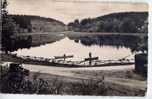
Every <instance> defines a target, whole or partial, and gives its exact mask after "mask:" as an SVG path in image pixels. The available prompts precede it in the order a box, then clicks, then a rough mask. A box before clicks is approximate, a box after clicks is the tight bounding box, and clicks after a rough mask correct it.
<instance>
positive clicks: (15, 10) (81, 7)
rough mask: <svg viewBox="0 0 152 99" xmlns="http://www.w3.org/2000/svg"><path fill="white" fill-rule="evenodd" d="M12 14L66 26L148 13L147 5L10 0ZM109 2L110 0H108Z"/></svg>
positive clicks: (61, 0)
mask: <svg viewBox="0 0 152 99" xmlns="http://www.w3.org/2000/svg"><path fill="white" fill-rule="evenodd" d="M8 1H9V5H8V11H9V13H10V14H22V15H23V14H25V15H38V16H42V17H48V18H53V19H56V20H59V21H62V22H64V23H65V24H67V23H69V22H71V21H73V20H75V19H79V20H81V19H83V18H93V17H98V16H102V15H105V14H109V13H114V12H126V11H127V12H128V11H138V12H140V11H148V4H146V3H120V2H99V1H98V0H94V1H87V0H8ZM107 1H108V0H107Z"/></svg>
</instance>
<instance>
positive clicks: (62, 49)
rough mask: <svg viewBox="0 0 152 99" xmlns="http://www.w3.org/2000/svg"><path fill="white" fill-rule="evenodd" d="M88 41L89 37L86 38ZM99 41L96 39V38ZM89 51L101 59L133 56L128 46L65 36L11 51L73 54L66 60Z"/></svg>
mask: <svg viewBox="0 0 152 99" xmlns="http://www.w3.org/2000/svg"><path fill="white" fill-rule="evenodd" d="M85 40H86V39H85ZM87 40H88V41H90V40H89V39H87ZM96 40H97V41H99V40H98V39H96ZM89 52H91V53H92V56H98V57H99V59H102V60H110V59H120V58H123V57H125V56H128V55H131V56H130V57H129V58H133V54H132V52H131V50H130V48H128V47H125V46H124V47H123V46H121V47H116V46H113V45H109V44H107V45H102V46H101V44H100V45H98V44H94V43H93V44H89V45H87V44H84V40H82V39H77V40H75V39H71V38H68V37H65V38H64V39H61V40H60V41H56V42H54V43H50V44H46V45H42V46H39V47H32V48H30V49H19V50H18V51H15V52H13V53H17V55H18V56H22V55H23V56H37V57H45V58H53V57H54V56H62V55H63V54H66V55H74V58H72V59H68V60H74V61H79V60H83V59H84V58H86V57H88V56H89Z"/></svg>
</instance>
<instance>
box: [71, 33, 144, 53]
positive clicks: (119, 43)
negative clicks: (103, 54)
mask: <svg viewBox="0 0 152 99" xmlns="http://www.w3.org/2000/svg"><path fill="white" fill-rule="evenodd" d="M141 38H142V39H144V40H145V39H147V38H146V37H144V38H143V37H139V36H133V35H125V36H123V35H98V36H97V35H96V36H84V37H78V38H73V37H70V39H71V40H74V41H75V42H76V43H81V44H83V45H84V46H92V45H98V46H100V47H103V46H113V47H116V48H117V49H119V48H122V47H125V48H129V49H131V51H132V52H133V51H135V50H137V48H138V46H139V44H140V42H142V39H141ZM144 42H145V43H147V42H146V40H145V41H144Z"/></svg>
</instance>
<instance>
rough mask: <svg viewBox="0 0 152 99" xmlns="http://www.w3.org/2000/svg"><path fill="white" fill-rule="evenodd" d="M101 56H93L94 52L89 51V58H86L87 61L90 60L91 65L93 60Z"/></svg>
mask: <svg viewBox="0 0 152 99" xmlns="http://www.w3.org/2000/svg"><path fill="white" fill-rule="evenodd" d="M98 59H99V57H92V53H91V52H89V58H85V61H89V65H90V66H91V65H92V61H93V60H98Z"/></svg>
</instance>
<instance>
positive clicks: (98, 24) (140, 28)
mask: <svg viewBox="0 0 152 99" xmlns="http://www.w3.org/2000/svg"><path fill="white" fill-rule="evenodd" d="M68 26H69V29H70V30H73V31H80V32H119V33H147V32H148V12H124V13H113V14H109V15H105V16H101V17H97V18H92V19H91V18H86V19H83V20H80V21H79V20H78V19H76V20H75V21H74V22H71V23H69V24H68Z"/></svg>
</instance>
